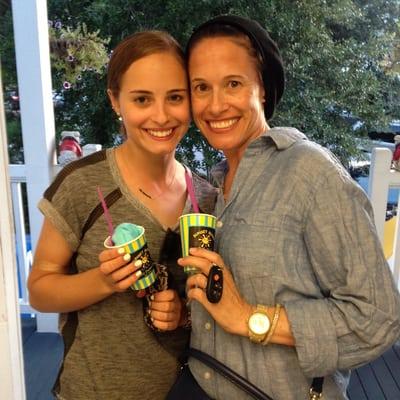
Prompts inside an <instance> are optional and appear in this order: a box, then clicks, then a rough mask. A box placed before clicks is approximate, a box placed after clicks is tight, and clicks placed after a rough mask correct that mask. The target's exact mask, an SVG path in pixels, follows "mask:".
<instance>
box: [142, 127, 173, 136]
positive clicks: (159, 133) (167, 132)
mask: <svg viewBox="0 0 400 400" xmlns="http://www.w3.org/2000/svg"><path fill="white" fill-rule="evenodd" d="M147 132H149V133H150V135H151V136H155V137H159V138H163V137H167V136H169V135H170V134H171V133H172V128H171V129H166V130H163V131H162V130H157V131H153V130H152V129H147Z"/></svg>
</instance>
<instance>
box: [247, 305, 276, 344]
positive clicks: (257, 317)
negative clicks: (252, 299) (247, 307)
mask: <svg viewBox="0 0 400 400" xmlns="http://www.w3.org/2000/svg"><path fill="white" fill-rule="evenodd" d="M247 325H248V328H249V338H250V340H251V341H252V342H254V343H261V342H262V341H264V339H265V338H266V336H267V334H268V332H269V330H270V329H271V321H270V319H269V317H268V314H267V307H265V306H262V305H261V304H257V308H256V309H255V311H253V313H252V314H251V315H250V318H249V320H248V322H247Z"/></svg>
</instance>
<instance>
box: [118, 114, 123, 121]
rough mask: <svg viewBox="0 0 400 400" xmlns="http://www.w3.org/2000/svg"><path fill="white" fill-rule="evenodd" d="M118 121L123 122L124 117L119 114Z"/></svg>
mask: <svg viewBox="0 0 400 400" xmlns="http://www.w3.org/2000/svg"><path fill="white" fill-rule="evenodd" d="M118 121H119V122H122V117H121V116H120V115H119V114H118Z"/></svg>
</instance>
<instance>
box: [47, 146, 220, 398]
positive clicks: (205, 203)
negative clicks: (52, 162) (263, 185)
mask: <svg viewBox="0 0 400 400" xmlns="http://www.w3.org/2000/svg"><path fill="white" fill-rule="evenodd" d="M193 181H194V187H195V191H196V195H197V197H198V201H199V204H200V208H201V209H202V211H204V212H208V213H209V212H211V211H212V209H213V206H214V201H215V189H214V188H213V187H212V186H210V185H209V184H208V183H207V182H206V181H204V180H202V179H201V178H199V177H198V176H196V175H193ZM97 186H100V187H101V190H102V192H103V194H104V196H105V197H106V198H108V200H111V201H110V204H111V205H110V207H109V210H110V214H111V217H112V221H113V224H114V225H115V226H116V225H118V224H119V223H121V222H132V223H135V224H138V225H142V226H144V228H145V230H146V232H145V235H146V239H147V243H148V248H149V251H150V254H151V256H152V258H153V260H154V261H157V260H159V257H160V248H161V246H162V244H163V241H164V239H165V236H166V231H165V229H164V228H163V227H162V226H161V224H160V223H159V222H158V221H157V220H156V219H155V218H154V217H153V216H152V214H151V213H150V211H149V210H148V209H147V208H146V207H145V206H144V205H143V204H142V203H140V201H138V199H136V198H135V197H134V196H133V195H132V194H131V193H130V192H129V190H128V188H127V186H126V185H125V183H124V181H123V179H122V177H121V176H120V174H119V170H118V168H117V164H116V160H115V152H114V149H108V150H106V151H102V152H98V153H95V154H92V155H90V156H88V157H85V158H83V159H80V160H78V161H76V162H73V163H71V164H69V165H67V166H66V167H65V168H64V169H63V170H62V171H61V172H60V173H59V174H58V176H57V177H56V179H55V181H54V182H53V183H52V185H51V186H50V187H49V188H48V189H47V190H46V192H45V194H44V198H43V199H42V200H41V201H40V202H39V209H40V210H41V211H42V212H43V214H44V215H45V216H46V218H48V219H49V220H50V221H51V222H52V224H53V225H54V226H55V227H56V228H57V229H58V230H59V232H61V233H62V234H63V235H64V237H65V238H66V240H67V242H68V244H69V245H70V247H71V250H72V251H74V252H76V255H77V257H76V267H77V272H83V271H87V270H89V269H91V268H96V267H97V266H98V264H99V262H98V254H99V253H100V252H101V251H102V250H103V242H104V240H105V238H106V236H107V235H108V231H107V224H106V221H105V219H104V215H103V213H102V208H101V206H100V205H99V199H98V195H97ZM190 208H191V204H190V201H189V200H188V201H187V202H186V205H185V212H189V210H190ZM90 221H91V223H92V225H91V224H90V223H89V222H90ZM88 227H89V229H88V230H87V232H86V233H85V235H84V236H83V238H82V237H81V235H82V232H83V231H84V230H86V229H87V228H88ZM177 229H178V225H177V226H176V231H177ZM49 245H51V243H49ZM176 271H182V269H181V268H180V269H179V270H178V267H176V268H175V272H174V273H177V272H176ZM142 301H143V300H142V299H138V298H136V296H135V294H134V293H133V292H132V291H131V290H127V291H125V292H123V293H115V294H113V295H111V296H109V297H108V298H106V299H104V300H102V301H100V302H98V303H96V304H93V305H92V306H90V307H87V308H85V309H83V310H79V311H78V312H74V313H68V314H67V315H63V318H62V321H63V323H62V325H63V326H62V328H63V338H64V342H65V345H66V354H65V358H64V363H63V366H62V370H61V375H60V377H59V380H58V383H57V384H56V387H55V392H56V393H58V395H59V398H61V399H66V400H117V399H140V400H143V399H152V400H156V399H159V400H162V399H164V398H165V395H166V393H167V392H168V390H169V389H170V387H171V385H172V384H173V382H174V381H175V378H176V374H177V370H178V362H177V359H176V356H177V354H178V353H179V351H180V350H182V349H183V346H184V345H185V343H186V341H187V339H188V332H185V331H184V330H183V329H177V330H175V331H173V332H168V333H165V337H164V338H162V340H158V339H157V337H156V335H155V334H154V332H153V331H151V330H150V329H149V328H148V327H147V326H146V324H145V323H144V320H143V304H142ZM159 335H163V334H162V333H161V334H159Z"/></svg>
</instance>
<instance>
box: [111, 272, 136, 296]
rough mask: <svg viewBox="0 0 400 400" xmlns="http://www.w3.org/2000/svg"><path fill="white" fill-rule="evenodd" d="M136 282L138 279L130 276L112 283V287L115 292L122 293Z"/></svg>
mask: <svg viewBox="0 0 400 400" xmlns="http://www.w3.org/2000/svg"><path fill="white" fill-rule="evenodd" d="M137 280H138V277H137V276H135V275H134V274H132V275H129V276H128V277H126V278H125V279H122V280H120V281H119V282H114V284H113V286H114V289H115V291H117V292H124V291H125V290H127V289H128V288H130V287H131V286H132V285H133V284H134V283H135V282H136V281H137Z"/></svg>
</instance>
